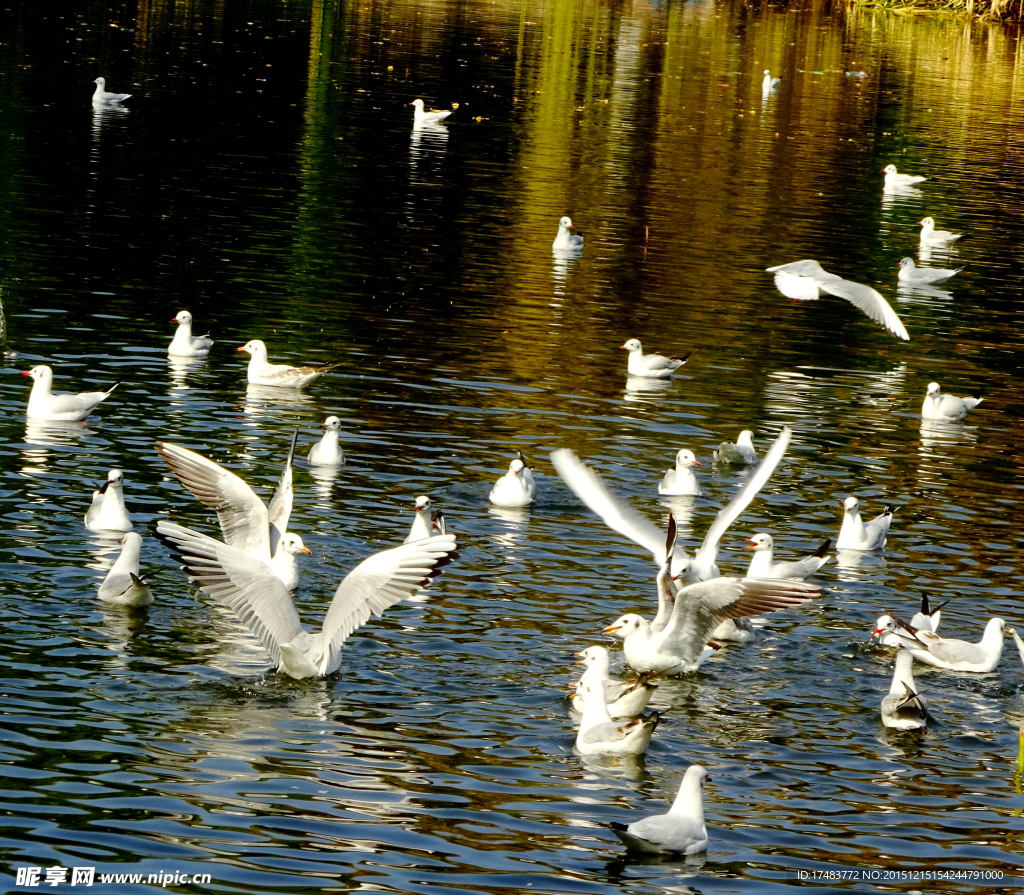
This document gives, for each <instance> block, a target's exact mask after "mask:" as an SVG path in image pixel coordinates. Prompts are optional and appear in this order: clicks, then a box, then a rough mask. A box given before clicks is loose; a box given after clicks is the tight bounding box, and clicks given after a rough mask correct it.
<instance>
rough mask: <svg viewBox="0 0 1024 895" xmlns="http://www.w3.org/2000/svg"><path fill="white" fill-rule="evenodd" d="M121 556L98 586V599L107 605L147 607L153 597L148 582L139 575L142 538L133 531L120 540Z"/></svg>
mask: <svg viewBox="0 0 1024 895" xmlns="http://www.w3.org/2000/svg"><path fill="white" fill-rule="evenodd" d="M121 545H122V546H121V555H120V556H118V558H117V561H116V562H115V563H114V565H113V567H112V568H111V570H110V571H109V572H107V577H106V578H104V579H103V583H102V584H101V585H100V590H99V597H100V599H101V600H104V601H105V602H107V603H117V604H118V605H119V606H135V607H141V606H149V605H150V604H151V603H152V602H153V595H152V594H151V593H150V592H149V582H148V581H143V580H142V578H141V577H140V574H139V552H140V551H141V550H142V538H141V537H140V536H139V535H138V534H136V533H135V532H134V531H130V532H128V533H127V534H126V535H125V536H124V537H123V538H121Z"/></svg>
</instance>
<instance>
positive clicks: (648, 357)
mask: <svg viewBox="0 0 1024 895" xmlns="http://www.w3.org/2000/svg"><path fill="white" fill-rule="evenodd" d="M619 348H620V350H624V351H628V352H629V362H628V363H627V365H626V372H627V374H628V375H630V376H644V377H646V378H647V379H669V378H671V376H672V374H673V373H675V371H676V370H678V369H679V368H680V367H681V366H682V365H683V364H685V363H686V361H687V360H688V359H689V357H690V355H691V354H693V352H692V351H691V352H690V353H689V354H682V355H675V356H674V357H663V356H662V355H660V354H644V349H643V347H642V346H641V345H640V340H639V339H630V340H629V341H628V342H626V343H625V344H624V345H620V346H619Z"/></svg>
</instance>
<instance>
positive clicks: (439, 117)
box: [409, 99, 452, 127]
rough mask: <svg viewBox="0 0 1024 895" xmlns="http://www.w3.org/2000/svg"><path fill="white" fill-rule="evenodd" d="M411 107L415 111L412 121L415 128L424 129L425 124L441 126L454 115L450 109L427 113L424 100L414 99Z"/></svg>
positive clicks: (431, 110) (434, 110)
mask: <svg viewBox="0 0 1024 895" xmlns="http://www.w3.org/2000/svg"><path fill="white" fill-rule="evenodd" d="M409 105H410V106H412V107H413V109H414V110H415V111H414V112H413V119H412V121H413V126H414V127H422V126H423V125H424V124H440V123H441V122H442V121H444V120H445V118H447V117H448V116H449V115H451V114H452V113H451V110H450V109H430V110H426V111H425V110H424V108H423V100H421V99H414V100H413V101H412V102H411V103H409Z"/></svg>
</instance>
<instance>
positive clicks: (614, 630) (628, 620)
mask: <svg viewBox="0 0 1024 895" xmlns="http://www.w3.org/2000/svg"><path fill="white" fill-rule="evenodd" d="M643 623H644V620H643V619H642V618H640V616H639V615H634V614H633V613H629V614H628V615H623V616H622V617H621V618H619V619H617V620H616V621H614V622H612V623H611V624H610V625H608V627H607V628H605V629H604V631H603V632H602V633H604V634H607V635H609V636H612V637H621V638H622V639H623V640H625V639H626V638H627V637H628V636H629V635H630V634H635V633H636V632H637V631H639V630H640V628H641V626H642V625H643Z"/></svg>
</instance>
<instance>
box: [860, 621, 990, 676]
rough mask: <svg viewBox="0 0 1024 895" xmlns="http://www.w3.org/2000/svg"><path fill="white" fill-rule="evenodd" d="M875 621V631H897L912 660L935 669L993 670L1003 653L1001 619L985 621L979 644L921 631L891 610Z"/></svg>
mask: <svg viewBox="0 0 1024 895" xmlns="http://www.w3.org/2000/svg"><path fill="white" fill-rule="evenodd" d="M878 621H879V624H878V626H877V627H876V629H875V633H876V634H880V633H882V632H883V631H888V632H889V633H891V634H896V635H897V636H898V637H899V638H900V639H901V641H902V644H903V647H904V648H905V649H907V650H909V651H910V652H911V653H913V655H914V658H915V659H917V660H918V661H919V662H924V663H925V664H926V665H934V666H935V667H936V668H946V669H948V670H949V671H970V672H972V673H974V674H985V673H987V672H989V671H992V670H993V669H995V667H996V665H998V664H999V657H1000V656H1001V655H1002V654H1003V632H1004V631H1005V630H1006V622H1005V621H1003V620H1002V619H1001V618H990V619H989V620H988V624H987V625H986V626H985V633H984V634H983V635H982V637H981V642H979V643H968V642H967V641H966V640H953V639H946V638H945V637H940V636H939V635H938V634H934V633H932V632H931V631H922V630H920V629H918V628H915V627H914V626H913V625H908V624H907V623H906V622H902V621H900V620H899V619H898V618H896V617H895V616H894V615H893V614H892V613H889V614H887V615H883V616H882V617H881V618H880V619H879V620H878ZM908 634H909V636H907V635H908Z"/></svg>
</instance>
